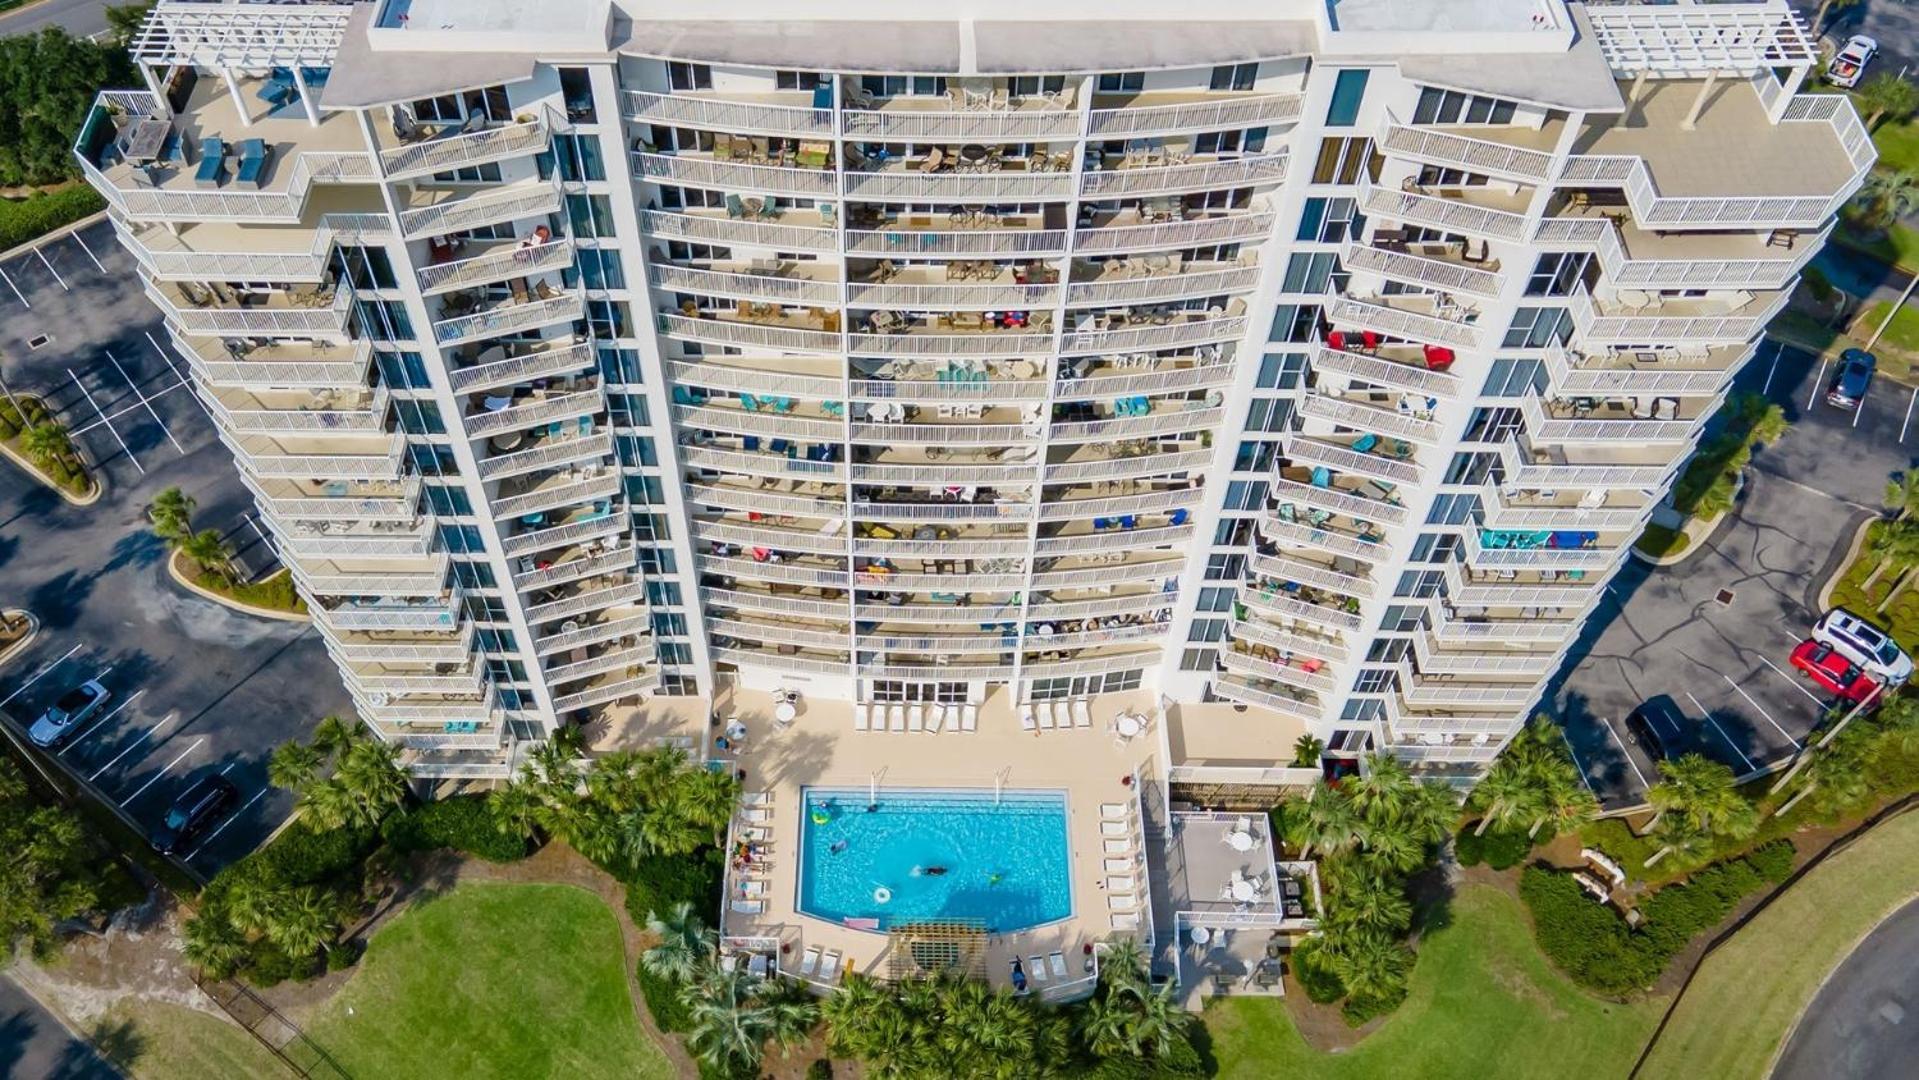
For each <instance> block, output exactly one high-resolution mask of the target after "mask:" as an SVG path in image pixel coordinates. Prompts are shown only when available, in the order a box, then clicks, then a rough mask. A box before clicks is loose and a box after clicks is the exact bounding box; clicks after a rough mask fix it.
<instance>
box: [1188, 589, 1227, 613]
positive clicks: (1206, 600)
mask: <svg viewBox="0 0 1919 1080" xmlns="http://www.w3.org/2000/svg"><path fill="white" fill-rule="evenodd" d="M1233 592H1234V590H1232V589H1222V588H1220V587H1218V586H1216V585H1213V586H1207V587H1206V588H1203V589H1201V590H1199V603H1197V604H1195V605H1193V610H1195V611H1231V610H1233Z"/></svg>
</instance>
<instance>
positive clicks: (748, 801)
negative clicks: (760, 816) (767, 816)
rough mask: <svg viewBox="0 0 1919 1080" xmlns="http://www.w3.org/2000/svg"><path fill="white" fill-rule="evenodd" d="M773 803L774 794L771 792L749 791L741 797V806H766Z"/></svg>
mask: <svg viewBox="0 0 1919 1080" xmlns="http://www.w3.org/2000/svg"><path fill="white" fill-rule="evenodd" d="M772 801H773V793H772V792H770V791H749V792H747V793H746V794H744V795H741V796H740V805H741V806H765V805H766V804H767V803H770V802H772Z"/></svg>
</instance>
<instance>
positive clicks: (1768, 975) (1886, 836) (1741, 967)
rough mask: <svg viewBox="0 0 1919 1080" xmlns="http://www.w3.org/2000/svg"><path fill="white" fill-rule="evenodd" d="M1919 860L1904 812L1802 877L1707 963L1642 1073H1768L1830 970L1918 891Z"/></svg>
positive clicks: (1915, 818) (1913, 820) (1654, 1077)
mask: <svg viewBox="0 0 1919 1080" xmlns="http://www.w3.org/2000/svg"><path fill="white" fill-rule="evenodd" d="M1915 861H1919V814H1906V815H1904V816H1902V817H1898V818H1895V819H1893V820H1891V821H1888V822H1886V823H1885V824H1883V825H1881V826H1879V827H1878V828H1876V829H1874V830H1873V831H1872V832H1871V833H1869V834H1867V835H1866V836H1865V837H1864V838H1862V839H1861V840H1860V841H1859V842H1857V843H1855V844H1854V845H1853V846H1852V847H1850V848H1848V849H1846V850H1845V851H1842V852H1840V853H1839V854H1837V855H1834V856H1833V857H1831V858H1830V859H1827V860H1826V861H1825V862H1824V863H1822V864H1820V866H1819V868H1818V869H1816V870H1814V871H1813V872H1812V873H1810V874H1807V875H1806V876H1805V877H1804V878H1802V879H1800V881H1799V882H1798V883H1797V884H1795V885H1793V886H1792V887H1791V888H1790V889H1789V890H1788V891H1787V892H1786V893H1785V894H1784V895H1782V896H1781V897H1780V898H1779V899H1778V900H1777V901H1776V902H1775V903H1773V905H1772V906H1771V907H1768V908H1767V909H1766V910H1765V911H1764V912H1761V913H1760V915H1759V916H1758V917H1757V918H1755V919H1754V920H1753V921H1752V922H1750V923H1748V924H1747V925H1746V927H1745V929H1743V930H1741V931H1740V932H1739V936H1738V937H1736V938H1734V939H1733V940H1732V941H1730V942H1729V943H1727V945H1726V946H1725V947H1724V948H1722V949H1720V950H1719V951H1718V952H1716V953H1714V954H1713V955H1712V956H1711V957H1709V958H1708V959H1707V961H1706V963H1705V964H1704V965H1703V966H1702V967H1700V969H1699V974H1698V975H1697V976H1696V977H1695V978H1694V979H1693V983H1692V986H1691V988H1690V989H1688V990H1687V991H1686V995H1685V997H1683V998H1681V999H1680V1002H1679V1008H1678V1009H1677V1010H1676V1011H1675V1012H1674V1013H1673V1018H1672V1023H1670V1024H1669V1025H1667V1028H1666V1031H1665V1033H1664V1034H1663V1035H1661V1036H1660V1039H1659V1042H1658V1044H1657V1045H1656V1046H1655V1047H1654V1048H1653V1053H1652V1056H1651V1057H1650V1058H1649V1059H1648V1060H1647V1063H1646V1071H1645V1073H1644V1075H1645V1076H1646V1077H1648V1078H1649V1080H1663V1078H1666V1077H1700V1076H1763V1075H1765V1073H1766V1071H1767V1066H1768V1063H1769V1062H1770V1061H1771V1060H1772V1058H1773V1055H1774V1053H1775V1052H1776V1051H1777V1050H1778V1048H1779V1046H1780V1043H1781V1041H1782V1040H1783V1039H1784V1037H1785V1034H1786V1030H1787V1028H1788V1027H1789V1026H1790V1025H1791V1024H1792V1022H1793V1019H1794V1018H1795V1017H1797V1016H1798V1015H1799V1014H1800V1013H1801V1012H1802V1011H1804V1009H1805V1007H1806V1005H1807V1004H1808V1003H1809V1002H1811V1001H1812V997H1813V994H1814V992H1815V991H1816V990H1817V989H1818V986H1819V983H1820V981H1821V980H1823V979H1824V978H1825V977H1826V974H1827V972H1829V971H1831V970H1832V969H1833V967H1834V966H1836V965H1837V964H1838V963H1839V962H1840V961H1841V960H1843V959H1845V957H1846V954H1847V953H1850V952H1851V951H1852V948H1853V946H1854V945H1856V944H1857V943H1858V942H1859V939H1860V938H1862V937H1864V936H1865V935H1866V933H1867V931H1869V930H1871V929H1872V927H1874V926H1876V925H1877V924H1878V923H1879V921H1880V920H1881V919H1883V918H1885V917H1886V916H1887V915H1890V914H1892V913H1893V912H1894V911H1896V910H1897V909H1899V908H1900V907H1903V906H1904V905H1905V904H1906V903H1907V902H1908V901H1910V900H1911V899H1912V898H1913V897H1914V896H1915V895H1919V879H1915V878H1914V876H1913V874H1912V867H1913V864H1914V863H1915ZM1728 1018H1737V1022H1736V1023H1729V1022H1728Z"/></svg>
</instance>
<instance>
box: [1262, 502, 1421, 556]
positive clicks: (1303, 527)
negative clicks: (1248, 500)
mask: <svg viewBox="0 0 1919 1080" xmlns="http://www.w3.org/2000/svg"><path fill="white" fill-rule="evenodd" d="M1259 535H1260V538H1261V539H1263V540H1266V541H1268V542H1270V543H1273V544H1278V545H1281V546H1285V545H1292V546H1294V547H1303V548H1306V549H1308V550H1311V551H1318V552H1331V553H1333V554H1335V555H1345V556H1347V557H1349V558H1354V559H1363V560H1365V561H1367V562H1378V561H1379V560H1381V559H1383V558H1385V557H1386V556H1387V555H1389V554H1391V552H1390V550H1389V549H1386V548H1383V547H1381V546H1380V542H1379V538H1377V537H1374V538H1372V539H1367V538H1366V537H1363V536H1353V535H1349V534H1347V533H1344V532H1340V531H1338V530H1336V529H1329V528H1326V527H1325V526H1324V525H1311V524H1302V523H1300V522H1298V521H1284V520H1281V519H1280V518H1279V517H1278V516H1277V515H1275V514H1271V513H1269V514H1267V515H1266V516H1264V517H1262V518H1260V519H1259Z"/></svg>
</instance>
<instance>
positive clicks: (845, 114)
mask: <svg viewBox="0 0 1919 1080" xmlns="http://www.w3.org/2000/svg"><path fill="white" fill-rule="evenodd" d="M1079 118H1080V113H1079V110H1078V109H1070V110H1069V109H1000V110H991V111H986V112H918V111H913V110H906V109H901V110H888V109H846V110H844V111H842V112H841V113H840V124H841V126H842V127H843V128H844V129H845V133H846V136H847V137H848V138H860V139H872V140H880V141H887V140H897V141H901V142H912V141H928V140H935V139H938V140H949V139H950V140H952V141H954V142H961V143H1006V142H1027V141H1038V140H1046V139H1072V138H1075V137H1077V136H1078V135H1079Z"/></svg>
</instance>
